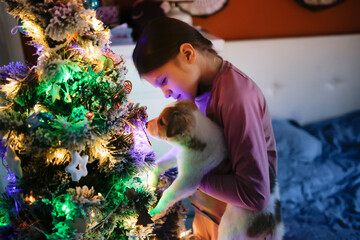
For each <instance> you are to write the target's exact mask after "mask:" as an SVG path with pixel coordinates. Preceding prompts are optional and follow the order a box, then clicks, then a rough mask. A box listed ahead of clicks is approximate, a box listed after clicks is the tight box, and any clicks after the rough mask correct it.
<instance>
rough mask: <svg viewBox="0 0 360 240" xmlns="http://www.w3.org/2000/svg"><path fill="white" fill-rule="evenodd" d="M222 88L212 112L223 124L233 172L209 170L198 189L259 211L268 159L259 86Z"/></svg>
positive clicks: (264, 193) (265, 197)
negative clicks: (256, 87) (223, 172)
mask: <svg viewBox="0 0 360 240" xmlns="http://www.w3.org/2000/svg"><path fill="white" fill-rule="evenodd" d="M236 91H237V90H236V87H235V88H229V87H227V88H225V92H226V93H227V94H224V92H223V94H220V96H221V97H219V99H218V104H217V107H216V110H215V113H214V114H215V115H216V117H217V118H218V119H220V121H221V122H222V123H223V126H224V135H225V140H226V143H227V146H228V154H229V159H230V162H231V165H232V173H230V174H219V173H209V174H207V175H206V176H204V178H203V179H202V181H201V184H200V187H199V188H200V190H201V191H203V192H205V193H206V194H208V195H210V196H212V197H215V198H217V199H219V200H221V201H223V202H227V203H230V204H233V205H235V206H239V207H242V208H245V209H249V210H253V211H260V210H262V209H263V208H264V207H265V206H266V205H267V203H268V201H269V198H270V183H269V182H270V180H269V162H268V158H267V146H266V140H265V133H264V127H263V120H262V119H263V108H264V107H263V106H264V104H265V103H264V102H263V101H265V99H264V98H263V97H262V95H259V91H260V90H259V89H253V88H250V89H246V91H244V90H242V91H241V92H236Z"/></svg>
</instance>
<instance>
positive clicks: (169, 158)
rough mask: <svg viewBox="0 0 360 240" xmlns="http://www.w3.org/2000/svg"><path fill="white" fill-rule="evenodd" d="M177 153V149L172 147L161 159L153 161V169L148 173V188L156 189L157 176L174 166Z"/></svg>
mask: <svg viewBox="0 0 360 240" xmlns="http://www.w3.org/2000/svg"><path fill="white" fill-rule="evenodd" d="M179 151H180V149H179V148H177V147H173V148H172V149H170V150H169V151H168V152H167V153H165V154H164V155H163V156H162V157H161V158H159V159H158V160H156V161H155V168H154V170H153V171H152V172H151V173H150V176H149V180H148V184H149V185H150V186H153V187H156V185H157V181H158V177H159V175H160V174H161V173H163V172H164V171H166V170H168V169H169V168H172V167H175V166H176V156H177V155H178V153H179Z"/></svg>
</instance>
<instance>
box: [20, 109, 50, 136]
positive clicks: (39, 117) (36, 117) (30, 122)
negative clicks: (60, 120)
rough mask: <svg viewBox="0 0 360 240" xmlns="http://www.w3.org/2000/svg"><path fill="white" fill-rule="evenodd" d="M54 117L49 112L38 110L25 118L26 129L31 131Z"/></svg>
mask: <svg viewBox="0 0 360 240" xmlns="http://www.w3.org/2000/svg"><path fill="white" fill-rule="evenodd" d="M53 119H54V116H53V115H52V114H51V113H48V112H44V111H40V112H35V113H33V114H31V115H30V116H29V117H28V118H27V119H26V120H25V122H26V125H27V127H28V131H33V130H35V129H36V128H38V127H39V126H40V125H45V124H49V123H50V122H51V121H52V120H53Z"/></svg>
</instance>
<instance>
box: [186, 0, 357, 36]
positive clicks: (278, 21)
mask: <svg viewBox="0 0 360 240" xmlns="http://www.w3.org/2000/svg"><path fill="white" fill-rule="evenodd" d="M193 23H194V25H200V26H202V27H203V28H204V29H206V30H207V31H209V32H210V33H212V34H214V35H216V36H218V37H221V38H223V39H225V40H236V39H237V40H239V39H254V38H274V37H294V36H310V35H328V34H344V33H354V32H357V33H360V1H359V0H346V1H345V2H344V3H341V4H339V5H337V6H334V7H331V8H328V9H325V10H320V11H318V12H312V11H309V10H307V9H305V8H303V7H302V6H300V5H299V4H298V3H297V2H295V0H271V1H264V0H251V1H238V0H229V3H228V5H227V6H226V7H225V8H224V9H223V10H221V11H220V12H218V13H217V14H215V15H212V16H210V17H207V18H193Z"/></svg>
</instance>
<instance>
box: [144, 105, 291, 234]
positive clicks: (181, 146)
mask: <svg viewBox="0 0 360 240" xmlns="http://www.w3.org/2000/svg"><path fill="white" fill-rule="evenodd" d="M147 131H148V133H149V134H150V135H151V136H153V137H155V138H158V139H162V140H165V141H168V142H169V143H170V144H172V145H175V146H177V149H178V150H173V152H172V153H169V154H168V155H165V156H164V157H163V158H161V159H159V160H158V161H157V162H156V163H157V166H156V168H155V170H154V172H153V176H152V179H151V181H152V184H153V185H156V181H157V177H158V176H159V175H160V174H161V173H162V172H163V171H165V170H167V169H169V168H171V167H174V166H176V165H177V167H178V176H177V178H176V179H175V181H174V182H173V183H172V184H171V185H170V187H169V188H168V189H166V190H165V191H164V192H163V195H162V197H161V198H160V200H159V202H158V204H157V205H156V207H155V208H153V209H152V210H151V211H150V215H152V216H154V217H159V216H163V215H164V214H165V213H166V210H167V209H168V208H169V207H171V206H172V205H173V204H174V203H176V202H177V201H180V200H182V199H184V198H186V197H188V196H190V195H192V194H193V193H195V191H196V189H197V187H198V186H199V184H200V181H201V179H202V177H203V176H204V175H205V174H207V173H208V172H210V171H211V170H212V169H214V168H215V167H216V166H218V165H219V164H220V163H221V162H222V161H223V160H224V159H225V158H226V157H227V149H226V145H225V141H224V136H223V131H222V129H221V128H220V127H219V126H218V125H216V124H215V123H214V122H212V121H211V120H210V119H209V118H207V117H206V116H204V115H203V114H202V113H201V112H200V111H199V110H198V109H197V107H196V105H195V103H193V102H192V101H190V100H179V101H177V102H175V103H171V104H169V105H167V106H166V107H165V108H164V110H163V111H162V112H161V114H160V116H159V117H157V118H155V119H153V120H151V121H149V122H148V123H147ZM173 153H176V154H177V156H176V159H175V158H173V156H172V154H173ZM174 159H175V160H174ZM269 177H270V184H271V198H270V202H269V204H268V205H267V207H266V208H265V209H264V210H263V211H261V212H253V211H249V210H246V209H243V208H240V207H236V206H233V205H230V204H228V205H227V208H226V210H225V213H224V215H223V216H222V219H221V221H220V225H219V236H218V239H219V240H241V239H264V236H266V235H268V234H269V233H272V236H273V237H272V238H271V239H274V240H280V239H282V237H283V234H284V226H283V222H282V218H281V210H280V200H279V189H278V184H277V182H276V178H275V174H274V172H273V171H270V176H269Z"/></svg>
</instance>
